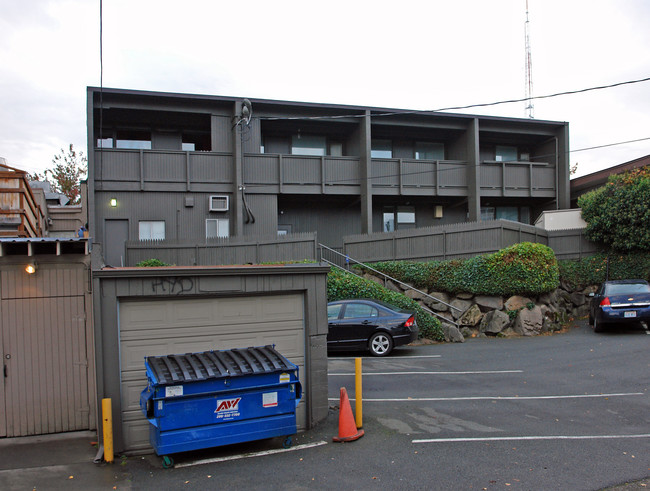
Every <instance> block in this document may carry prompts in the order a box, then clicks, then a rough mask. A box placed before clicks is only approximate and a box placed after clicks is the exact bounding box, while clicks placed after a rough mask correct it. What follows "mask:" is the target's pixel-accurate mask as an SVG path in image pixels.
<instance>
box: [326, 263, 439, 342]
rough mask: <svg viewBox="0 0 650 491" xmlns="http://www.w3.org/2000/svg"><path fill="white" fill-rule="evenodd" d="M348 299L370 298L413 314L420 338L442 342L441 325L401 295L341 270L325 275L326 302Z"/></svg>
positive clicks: (416, 304)
mask: <svg viewBox="0 0 650 491" xmlns="http://www.w3.org/2000/svg"><path fill="white" fill-rule="evenodd" d="M348 298H372V299H376V300H382V301H384V302H388V303H390V304H392V305H394V306H395V307H400V308H403V309H407V310H412V311H414V312H415V320H416V322H417V324H418V327H419V328H420V336H421V337H425V338H429V339H434V340H437V341H443V340H444V334H443V331H442V325H441V323H440V321H439V320H438V319H436V318H435V317H433V316H431V315H430V314H428V313H427V312H426V311H425V310H424V309H423V308H422V307H420V305H419V304H418V303H417V302H416V301H414V300H411V299H410V298H408V297H406V296H404V295H402V294H401V293H397V292H393V291H391V290H389V289H387V288H384V287H383V286H381V285H378V284H377V283H375V282H374V281H370V280H366V279H363V278H359V277H357V276H354V275H351V274H349V273H345V272H343V271H341V270H337V269H332V270H331V271H330V272H329V274H328V275H327V301H328V302H333V301H334V300H345V299H348Z"/></svg>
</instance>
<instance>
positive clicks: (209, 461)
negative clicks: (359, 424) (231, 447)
mask: <svg viewBox="0 0 650 491" xmlns="http://www.w3.org/2000/svg"><path fill="white" fill-rule="evenodd" d="M321 445H327V442H325V441H322V440H321V441H320V442H314V443H306V444H304V445H296V446H295V447H289V448H278V449H275V450H266V451H264V452H251V453H244V454H239V455H229V456H228V457H217V458H214V459H202V460H195V461H194V462H183V463H181V464H176V465H174V467H192V466H195V465H203V464H214V463H217V462H226V461H228V460H239V459H248V458H250V457H264V456H265V455H273V454H276V453H284V452H293V451H295V450H304V449H306V448H313V447H320V446H321Z"/></svg>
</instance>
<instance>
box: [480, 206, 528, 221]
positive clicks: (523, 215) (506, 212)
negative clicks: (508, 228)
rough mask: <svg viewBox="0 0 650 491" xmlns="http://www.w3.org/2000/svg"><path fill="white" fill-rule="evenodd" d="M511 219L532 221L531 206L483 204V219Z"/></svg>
mask: <svg viewBox="0 0 650 491" xmlns="http://www.w3.org/2000/svg"><path fill="white" fill-rule="evenodd" d="M501 218H503V219H504V220H511V221H513V222H521V223H530V207H529V206H481V220H498V219H501Z"/></svg>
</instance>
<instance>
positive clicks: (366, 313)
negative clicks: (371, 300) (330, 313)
mask: <svg viewBox="0 0 650 491" xmlns="http://www.w3.org/2000/svg"><path fill="white" fill-rule="evenodd" d="M359 317H379V311H378V310H377V309H376V308H375V307H373V306H372V305H366V304H365V303H349V304H347V305H346V306H345V312H344V314H343V318H344V319H357V318H359Z"/></svg>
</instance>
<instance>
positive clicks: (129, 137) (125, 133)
mask: <svg viewBox="0 0 650 491" xmlns="http://www.w3.org/2000/svg"><path fill="white" fill-rule="evenodd" d="M115 148H131V149H144V150H151V133H150V132H149V131H139V130H118V131H117V138H116V139H115Z"/></svg>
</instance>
